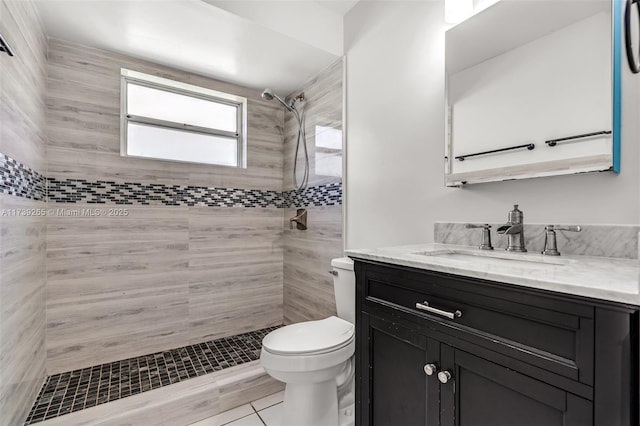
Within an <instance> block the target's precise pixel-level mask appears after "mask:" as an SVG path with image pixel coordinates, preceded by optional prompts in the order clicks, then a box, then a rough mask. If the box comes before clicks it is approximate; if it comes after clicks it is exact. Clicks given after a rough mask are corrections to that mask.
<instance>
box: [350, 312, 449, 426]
mask: <svg viewBox="0 0 640 426" xmlns="http://www.w3.org/2000/svg"><path fill="white" fill-rule="evenodd" d="M360 327H361V329H360V331H361V336H363V338H362V341H361V346H360V348H361V350H360V351H359V352H360V356H359V365H358V366H359V371H360V374H361V376H360V377H359V381H360V384H359V386H358V390H359V395H357V398H358V400H359V401H360V404H359V409H358V413H357V417H358V419H357V422H358V424H359V425H363V426H364V425H372V426H398V425H402V426H414V425H415V426H424V425H427V424H428V425H429V426H437V425H438V424H439V422H440V419H439V411H440V407H439V382H438V380H437V378H436V374H437V373H436V371H434V373H433V375H432V376H428V375H427V374H426V373H425V365H426V364H429V363H433V364H435V365H436V370H437V366H438V365H439V359H438V357H439V354H440V344H439V343H438V342H436V341H434V340H430V339H427V338H426V337H425V336H423V335H421V334H419V333H417V332H416V331H415V330H412V329H410V328H407V327H404V326H401V325H399V324H397V323H394V322H393V321H389V320H383V319H381V318H378V317H376V316H370V315H368V314H366V313H362V316H361V321H360Z"/></svg>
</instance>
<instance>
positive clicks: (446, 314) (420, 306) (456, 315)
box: [416, 300, 462, 319]
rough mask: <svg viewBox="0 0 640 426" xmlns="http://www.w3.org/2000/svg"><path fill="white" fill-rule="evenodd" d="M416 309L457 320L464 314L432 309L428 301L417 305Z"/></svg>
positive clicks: (457, 311) (458, 311)
mask: <svg viewBox="0 0 640 426" xmlns="http://www.w3.org/2000/svg"><path fill="white" fill-rule="evenodd" d="M416 309H420V310H422V311H427V312H431V313H432V314H438V315H442V316H443V317H447V318H449V319H456V318H460V317H461V316H462V312H460V310H456V311H455V312H447V311H443V310H442V309H437V308H432V307H431V306H429V302H427V301H426V300H425V301H424V302H422V303H420V302H418V303H416Z"/></svg>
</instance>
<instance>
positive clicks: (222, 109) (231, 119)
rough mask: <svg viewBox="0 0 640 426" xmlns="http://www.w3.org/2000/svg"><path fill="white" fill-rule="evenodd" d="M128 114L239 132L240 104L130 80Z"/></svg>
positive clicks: (128, 86) (128, 85) (128, 84)
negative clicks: (158, 87)
mask: <svg viewBox="0 0 640 426" xmlns="http://www.w3.org/2000/svg"><path fill="white" fill-rule="evenodd" d="M127 114H130V115H138V116H141V117H148V118H155V119H158V120H165V121H172V122H174V123H180V124H190V125H192V126H200V127H208V128H212V129H218V130H224V131H228V132H237V129H238V107H237V106H235V105H227V104H223V103H218V102H215V101H210V100H206V99H200V98H194V97H191V96H187V95H180V94H178V93H173V92H166V91H163V90H158V89H153V88H151V87H146V86H139V85H137V84H132V83H127Z"/></svg>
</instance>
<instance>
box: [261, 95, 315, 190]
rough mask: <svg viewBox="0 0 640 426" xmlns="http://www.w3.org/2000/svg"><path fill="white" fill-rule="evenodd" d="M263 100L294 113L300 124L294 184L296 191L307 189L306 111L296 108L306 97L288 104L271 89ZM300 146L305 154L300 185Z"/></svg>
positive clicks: (298, 98)
mask: <svg viewBox="0 0 640 426" xmlns="http://www.w3.org/2000/svg"><path fill="white" fill-rule="evenodd" d="M262 99H266V100H267V101H271V100H273V99H275V100H277V101H278V102H280V103H281V104H282V106H284V107H285V108H286V109H287V111H289V112H291V113H293V115H294V117H295V118H296V121H297V122H298V140H297V142H296V152H295V154H294V157H293V184H294V185H295V187H296V189H298V190H301V189H304V188H306V186H307V183H308V182H309V153H308V151H307V140H306V135H305V132H304V111H302V112H301V111H298V109H297V108H296V101H298V100H304V97H303V96H301V95H299V96H296V97H294V98H291V100H290V101H289V103H286V102H285V101H284V100H282V98H281V97H280V96H278V95H276V94H275V93H273V92H272V91H271V89H268V88H267V89H264V91H263V92H262ZM300 144H302V150H303V152H304V173H303V175H302V181H301V182H300V184H298V173H297V168H298V151H299V149H300Z"/></svg>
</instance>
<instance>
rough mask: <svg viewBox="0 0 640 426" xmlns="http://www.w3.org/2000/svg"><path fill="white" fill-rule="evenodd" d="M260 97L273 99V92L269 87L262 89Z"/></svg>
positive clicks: (268, 99)
mask: <svg viewBox="0 0 640 426" xmlns="http://www.w3.org/2000/svg"><path fill="white" fill-rule="evenodd" d="M262 99H264V100H266V101H271V100H273V92H272V91H271V89H264V91H263V92H262Z"/></svg>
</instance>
